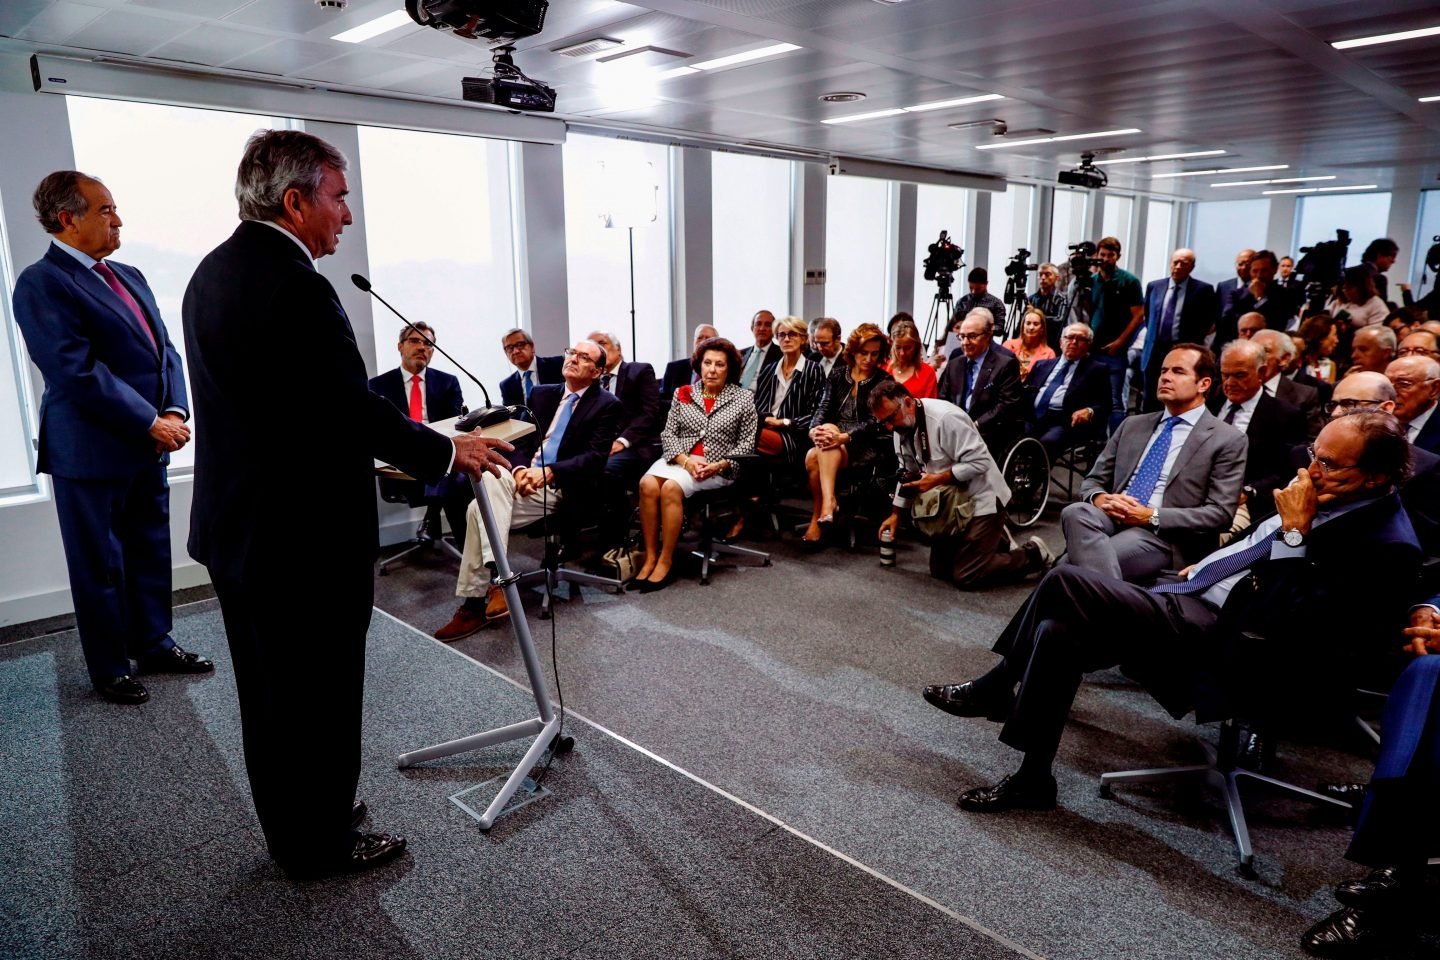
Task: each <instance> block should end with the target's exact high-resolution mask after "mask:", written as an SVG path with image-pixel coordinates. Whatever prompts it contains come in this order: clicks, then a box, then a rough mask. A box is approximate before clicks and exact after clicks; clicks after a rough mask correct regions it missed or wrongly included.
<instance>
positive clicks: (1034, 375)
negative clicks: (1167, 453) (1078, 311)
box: [1025, 323, 1110, 460]
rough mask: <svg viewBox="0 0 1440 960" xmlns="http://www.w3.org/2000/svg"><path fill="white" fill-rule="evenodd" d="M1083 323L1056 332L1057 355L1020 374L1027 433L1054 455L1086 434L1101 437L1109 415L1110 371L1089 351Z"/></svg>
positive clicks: (1091, 335)
mask: <svg viewBox="0 0 1440 960" xmlns="http://www.w3.org/2000/svg"><path fill="white" fill-rule="evenodd" d="M1094 338H1095V334H1094V332H1093V331H1091V329H1090V327H1089V325H1088V324H1084V323H1072V324H1070V325H1069V326H1068V327H1066V328H1065V331H1064V333H1062V334H1061V335H1060V356H1059V357H1056V358H1054V359H1053V360H1039V361H1036V363H1035V365H1034V366H1032V367H1031V368H1030V376H1028V377H1026V378H1025V394H1026V397H1027V398H1028V400H1027V404H1028V409H1029V410H1030V411H1031V420H1030V423H1031V424H1032V427H1031V433H1033V434H1034V435H1035V436H1036V437H1038V438H1039V439H1040V442H1041V443H1043V444H1044V445H1045V449H1046V450H1047V451H1049V453H1050V459H1051V460H1054V459H1055V457H1056V456H1058V455H1059V454H1060V452H1061V451H1063V450H1065V449H1066V448H1067V447H1070V446H1072V445H1074V444H1076V443H1079V442H1081V441H1083V440H1087V439H1090V438H1098V439H1104V437H1105V424H1106V423H1107V422H1108V420H1109V418H1110V374H1109V372H1108V371H1107V370H1106V369H1105V368H1104V367H1102V366H1100V365H1099V364H1097V363H1096V362H1095V359H1094V358H1093V357H1091V356H1090V342H1091V341H1092V340H1093V339H1094Z"/></svg>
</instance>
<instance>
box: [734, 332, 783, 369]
mask: <svg viewBox="0 0 1440 960" xmlns="http://www.w3.org/2000/svg"><path fill="white" fill-rule="evenodd" d="M754 352H755V344H753V343H752V344H750V346H748V347H746V348H745V349H744V350H741V351H740V369H741V370H744V369H745V366H746V364H748V363H749V362H750V354H752V353H754ZM779 359H780V344H778V343H776V342H775V341H774V340H771V341H770V345H769V346H768V347H766V348H765V356H763V357H761V358H760V369H761V370H764V369H765V368H766V367H768V366H770V364H772V363H775V362H777V361H778V360H779ZM755 376H756V378H757V379H758V378H759V376H760V373H759V371H756V373H755Z"/></svg>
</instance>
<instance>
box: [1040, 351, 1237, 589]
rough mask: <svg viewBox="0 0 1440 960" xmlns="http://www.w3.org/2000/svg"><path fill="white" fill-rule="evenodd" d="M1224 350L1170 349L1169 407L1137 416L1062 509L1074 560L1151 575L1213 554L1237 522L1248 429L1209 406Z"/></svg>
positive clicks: (1122, 573)
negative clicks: (1217, 353)
mask: <svg viewBox="0 0 1440 960" xmlns="http://www.w3.org/2000/svg"><path fill="white" fill-rule="evenodd" d="M1214 378H1215V358H1214V356H1213V355H1212V354H1211V353H1210V351H1209V350H1207V349H1205V348H1204V347H1202V346H1200V345H1199V344H1194V343H1181V344H1176V345H1175V346H1174V347H1173V348H1172V349H1171V350H1170V352H1169V353H1168V354H1167V355H1166V357H1165V363H1164V366H1163V368H1162V369H1161V373H1160V385H1159V388H1158V391H1157V392H1158V393H1159V396H1160V400H1161V402H1162V403H1164V404H1165V410H1164V411H1163V412H1161V413H1141V414H1136V415H1135V416H1133V417H1127V418H1126V419H1125V420H1124V421H1122V422H1121V424H1120V429H1118V430H1116V431H1115V432H1114V433H1113V434H1111V435H1110V440H1109V442H1108V443H1106V444H1105V450H1104V452H1103V453H1101V454H1100V457H1099V459H1097V460H1096V461H1095V465H1094V466H1093V467H1091V469H1090V473H1089V474H1088V475H1087V476H1086V477H1085V480H1084V482H1083V483H1082V484H1081V485H1080V500H1079V501H1078V502H1076V503H1072V504H1070V505H1069V506H1067V507H1066V508H1065V509H1064V511H1062V512H1061V514H1060V526H1061V528H1062V529H1063V530H1064V531H1065V550H1066V557H1065V562H1067V563H1070V564H1073V565H1074V566H1077V567H1084V568H1086V569H1087V570H1094V571H1096V572H1098V573H1102V574H1104V575H1106V576H1107V577H1112V578H1114V579H1116V580H1133V581H1136V582H1145V581H1149V580H1153V579H1155V577H1157V576H1159V575H1160V573H1161V571H1163V570H1167V569H1170V570H1173V569H1177V568H1179V567H1181V566H1184V565H1185V564H1186V563H1189V562H1191V561H1193V560H1197V559H1199V558H1200V557H1202V556H1204V555H1205V554H1206V553H1208V552H1209V551H1210V550H1212V549H1214V548H1215V546H1216V544H1217V543H1219V538H1220V534H1222V533H1224V532H1225V531H1226V530H1229V529H1230V523H1231V521H1232V520H1234V518H1235V507H1236V505H1237V504H1238V503H1239V500H1240V486H1241V480H1242V478H1243V476H1244V474H1245V435H1244V434H1243V433H1241V432H1240V431H1238V430H1236V429H1235V428H1234V427H1229V426H1226V425H1225V424H1223V423H1221V422H1220V421H1219V420H1217V419H1216V418H1215V417H1214V416H1212V415H1211V413H1210V411H1208V410H1206V409H1205V395H1206V393H1208V392H1209V390H1210V384H1211V382H1212V381H1213V380H1214Z"/></svg>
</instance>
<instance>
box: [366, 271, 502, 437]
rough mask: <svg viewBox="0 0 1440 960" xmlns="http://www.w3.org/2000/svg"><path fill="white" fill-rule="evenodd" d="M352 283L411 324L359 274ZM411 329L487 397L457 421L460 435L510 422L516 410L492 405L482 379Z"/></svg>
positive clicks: (417, 331) (423, 333)
mask: <svg viewBox="0 0 1440 960" xmlns="http://www.w3.org/2000/svg"><path fill="white" fill-rule="evenodd" d="M350 282H351V283H353V284H355V286H357V287H359V288H360V289H361V290H364V291H365V292H366V293H368V294H370V296H372V297H374V298H375V299H376V300H379V301H380V302H381V303H383V304H385V309H387V310H389V311H390V312H391V313H393V314H395V316H397V317H399V318H400V319H401V320H404V321H405V322H406V323H407V324H410V321H409V319H407V318H406V316H405V314H403V313H401V312H400V311H399V310H396V309H395V308H394V307H392V306H390V303H389V301H387V300H386V299H385V298H384V297H382V296H380V294H378V293H376V292H375V291H374V289H372V288H371V286H370V281H369V280H367V279H365V278H364V277H362V276H361V275H360V274H358V273H352V274H350ZM410 329H411V330H414V331H415V332H416V333H417V334H419V336H420V339H421V340H424V341H425V342H426V343H428V344H430V346H431V348H432V349H434V350H436V351H438V352H439V354H440V355H441V356H442V357H444V358H445V359H446V360H449V361H450V362H451V363H453V364H455V368H456V369H457V370H459V371H460V372H461V373H463V374H465V376H467V377H469V378H470V379H471V381H472V382H474V384H475V386H477V387H479V388H480V392H481V393H482V394H484V395H485V406H483V407H481V408H480V409H479V410H471V411H470V412H469V413H467V414H465V415H464V416H462V417H461V418H460V419H459V420H457V421H455V429H456V430H457V431H459V432H460V433H469V432H470V431H472V430H474V429H475V428H476V427H490V426H494V425H495V424H497V423H504V422H505V421H506V420H509V419H510V418H511V417H512V416H514V415H515V409H514V408H513V407H497V406H494V405H492V404H491V403H490V391H489V390H486V389H485V384H483V383H481V382H480V378H479V377H477V376H475V374H473V373H471V372H470V371H469V370H466V369H465V368H464V367H463V366H461V364H460V361H459V360H456V359H455V358H454V357H452V356H450V354H448V353H446V352H445V350H444V348H442V347H441V346H440V344H438V343H436V342H435V341H434V340H433V339H431V338H430V336H429V335H428V334H426V333H425V331H424V330H421V329H420V328H418V327H416V326H414V325H413V324H410Z"/></svg>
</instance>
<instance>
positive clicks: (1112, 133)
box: [975, 127, 1140, 150]
mask: <svg viewBox="0 0 1440 960" xmlns="http://www.w3.org/2000/svg"><path fill="white" fill-rule="evenodd" d="M1139 132H1140V128H1139V127H1126V128H1124V129H1123V130H1096V131H1095V132H1093V133H1067V134H1065V135H1064V136H1059V137H1032V138H1030V139H1028V140H1011V141H1009V142H1008V143H981V144H977V145H976V147H975V149H976V150H1001V149H1004V148H1005V147H1024V146H1029V145H1030V144H1034V143H1060V142H1062V141H1069V140H1089V139H1092V138H1094V137H1118V136H1123V135H1125V134H1130V133H1139Z"/></svg>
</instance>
